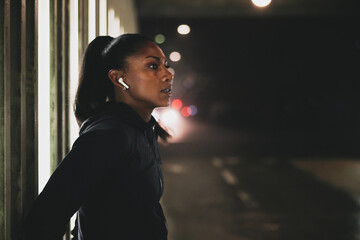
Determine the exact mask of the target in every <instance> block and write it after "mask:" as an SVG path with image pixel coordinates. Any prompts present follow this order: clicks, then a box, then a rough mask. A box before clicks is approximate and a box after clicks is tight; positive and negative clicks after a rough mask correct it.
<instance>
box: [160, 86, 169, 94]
mask: <svg viewBox="0 0 360 240" xmlns="http://www.w3.org/2000/svg"><path fill="white" fill-rule="evenodd" d="M160 92H162V93H171V87H168V88H164V89H163V90H161V91H160Z"/></svg>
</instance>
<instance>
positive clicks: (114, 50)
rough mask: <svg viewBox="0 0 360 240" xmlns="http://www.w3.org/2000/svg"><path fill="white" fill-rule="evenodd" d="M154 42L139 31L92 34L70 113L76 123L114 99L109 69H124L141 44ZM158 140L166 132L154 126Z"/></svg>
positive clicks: (97, 111) (166, 134)
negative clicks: (113, 34)
mask: <svg viewBox="0 0 360 240" xmlns="http://www.w3.org/2000/svg"><path fill="white" fill-rule="evenodd" d="M148 42H154V41H153V40H151V39H150V38H147V37H145V36H143V35H141V34H123V35H120V36H119V37H117V38H112V37H110V36H98V37H96V38H95V39H94V40H93V41H92V42H91V43H90V44H89V45H88V47H87V48H86V50H85V53H84V56H83V61H82V66H81V70H80V75H79V85H78V88H77V92H76V96H75V103H74V113H75V117H76V120H77V122H78V124H79V125H81V124H82V122H83V121H85V120H86V119H87V118H89V117H92V116H94V115H96V114H98V113H100V112H101V111H102V110H103V109H104V107H105V106H106V104H108V103H113V102H115V92H114V85H113V83H112V82H111V80H110V79H109V77H108V72H109V71H110V70H111V69H126V67H127V61H126V60H127V58H128V57H130V56H133V55H134V54H136V53H137V52H138V51H139V50H140V49H141V47H142V46H143V45H144V44H146V43H148ZM157 130H158V134H159V136H160V137H161V139H162V140H164V141H165V142H166V139H167V138H168V137H169V136H170V135H169V134H168V133H167V132H166V131H165V130H164V129H163V128H161V127H160V126H159V127H157Z"/></svg>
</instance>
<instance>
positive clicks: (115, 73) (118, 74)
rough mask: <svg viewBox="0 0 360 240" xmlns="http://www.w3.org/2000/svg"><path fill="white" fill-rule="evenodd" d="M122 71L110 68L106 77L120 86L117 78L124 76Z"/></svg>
mask: <svg viewBox="0 0 360 240" xmlns="http://www.w3.org/2000/svg"><path fill="white" fill-rule="evenodd" d="M124 73H125V72H124V71H122V70H116V69H111V70H110V71H109V72H108V77H109V79H110V80H111V82H112V83H113V84H114V85H115V86H121V84H120V83H119V82H118V80H119V78H120V77H122V76H124Z"/></svg>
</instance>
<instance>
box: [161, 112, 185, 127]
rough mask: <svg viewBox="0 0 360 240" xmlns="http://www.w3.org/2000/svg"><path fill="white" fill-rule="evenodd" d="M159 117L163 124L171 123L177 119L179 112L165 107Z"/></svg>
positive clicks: (174, 122)
mask: <svg viewBox="0 0 360 240" xmlns="http://www.w3.org/2000/svg"><path fill="white" fill-rule="evenodd" d="M160 119H161V122H163V123H164V124H165V125H173V124H176V123H177V122H178V121H179V119H180V115H179V112H178V111H176V110H174V109H167V110H166V111H164V112H163V113H162V114H161V117H160Z"/></svg>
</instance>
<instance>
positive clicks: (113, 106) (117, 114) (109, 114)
mask: <svg viewBox="0 0 360 240" xmlns="http://www.w3.org/2000/svg"><path fill="white" fill-rule="evenodd" d="M109 118H111V119H118V120H120V121H122V122H125V123H127V124H129V125H132V126H134V127H136V128H138V129H140V130H142V131H146V130H147V129H149V128H154V127H155V125H156V124H157V122H156V120H155V118H154V117H153V116H151V119H150V121H149V122H145V121H144V120H143V119H142V118H141V117H140V115H139V114H138V113H137V112H136V111H135V110H134V109H132V108H131V107H130V106H129V105H127V104H125V103H121V102H117V103H107V104H106V105H105V107H104V108H103V110H102V111H101V112H100V113H99V114H97V115H95V116H92V117H90V118H88V119H86V120H85V121H84V122H83V123H82V125H81V127H80V134H81V133H82V132H84V131H85V130H86V129H87V128H88V127H89V126H90V125H94V124H96V123H95V122H98V121H99V122H100V121H102V120H103V119H109Z"/></svg>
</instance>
